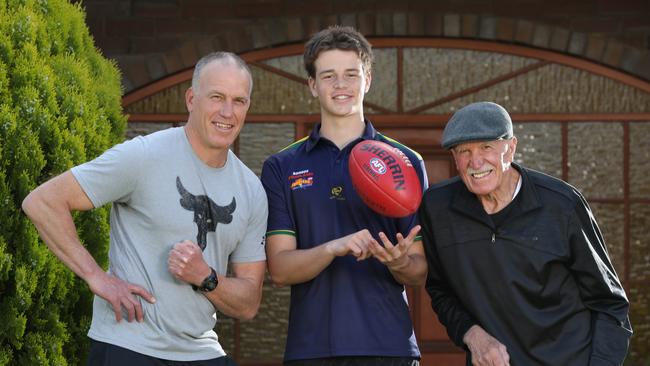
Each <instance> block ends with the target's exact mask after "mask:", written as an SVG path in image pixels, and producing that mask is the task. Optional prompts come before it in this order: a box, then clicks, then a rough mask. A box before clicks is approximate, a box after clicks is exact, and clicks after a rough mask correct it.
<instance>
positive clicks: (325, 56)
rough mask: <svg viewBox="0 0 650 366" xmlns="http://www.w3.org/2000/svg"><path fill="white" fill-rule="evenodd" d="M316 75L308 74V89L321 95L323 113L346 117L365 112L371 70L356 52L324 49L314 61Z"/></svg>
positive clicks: (361, 114) (323, 116)
mask: <svg viewBox="0 0 650 366" xmlns="http://www.w3.org/2000/svg"><path fill="white" fill-rule="evenodd" d="M314 65H315V66H316V72H315V76H314V77H313V78H311V77H310V78H309V80H308V81H309V89H310V91H311V93H312V95H313V96H314V97H318V100H319V102H320V106H321V117H322V118H323V119H328V118H343V117H348V116H353V115H358V116H363V97H364V94H365V93H366V92H368V89H369V88H370V72H367V71H365V70H364V68H363V63H362V61H361V59H360V58H359V56H358V55H357V53H356V52H354V51H342V50H337V49H335V50H328V51H322V52H321V53H319V54H318V58H317V59H316V61H315V62H314Z"/></svg>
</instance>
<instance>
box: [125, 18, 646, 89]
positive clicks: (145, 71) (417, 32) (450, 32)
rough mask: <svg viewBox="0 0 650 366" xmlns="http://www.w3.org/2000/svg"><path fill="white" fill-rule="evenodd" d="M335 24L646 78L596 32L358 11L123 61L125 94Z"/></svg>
mask: <svg viewBox="0 0 650 366" xmlns="http://www.w3.org/2000/svg"><path fill="white" fill-rule="evenodd" d="M333 24H343V25H350V26H353V27H355V28H357V29H359V30H360V31H361V32H362V33H363V34H364V35H366V36H367V37H427V36H435V37H448V38H464V39H476V40H490V41H498V42H504V43H511V44H518V45H525V46H531V47H535V48H540V49H547V50H552V51H557V52H561V53H566V54H569V55H573V56H578V57H581V58H585V59H587V60H590V61H595V62H597V63H601V64H604V65H607V66H610V67H613V68H615V69H618V70H620V71H623V72H626V73H629V74H631V75H634V76H637V77H640V78H642V79H645V80H650V51H648V50H644V49H641V48H636V47H633V46H630V45H627V44H623V43H621V42H620V41H618V40H616V39H612V38H606V37H602V36H600V35H598V34H587V33H581V32H575V31H571V30H569V29H567V28H563V27H560V26H553V25H548V24H545V23H541V22H534V21H529V20H523V19H516V18H508V17H499V16H492V15H479V14H460V13H447V14H439V13H427V12H385V13H371V12H357V13H345V14H338V15H321V16H314V15H311V16H305V17H273V18H264V19H262V20H245V21H240V22H237V23H235V24H233V26H232V27H229V28H228V29H227V30H223V31H220V32H218V33H216V34H215V36H213V37H212V38H202V39H198V40H194V41H188V42H186V43H183V44H181V45H180V46H179V47H176V48H174V49H173V50H171V51H168V52H166V53H164V54H162V55H154V56H152V55H147V56H144V55H143V56H136V55H134V56H128V57H123V58H121V59H120V60H119V61H120V66H121V67H122V70H123V71H124V77H123V84H124V87H125V91H126V92H129V91H132V90H134V89H137V88H139V87H142V86H144V85H146V84H149V83H151V82H153V81H155V80H158V79H160V78H163V77H165V76H167V75H171V74H174V73H177V72H179V71H182V70H184V69H187V68H190V67H193V66H194V64H195V63H196V61H197V60H198V58H199V57H200V56H201V55H203V54H206V53H208V52H210V51H214V50H229V51H232V52H235V53H244V52H249V51H253V50H256V49H264V48H268V47H275V46H279V45H283V44H287V43H296V42H297V43H300V42H304V41H305V40H306V39H308V38H309V36H310V35H311V34H313V33H314V32H316V31H318V30H320V29H322V28H324V27H327V26H329V25H333Z"/></svg>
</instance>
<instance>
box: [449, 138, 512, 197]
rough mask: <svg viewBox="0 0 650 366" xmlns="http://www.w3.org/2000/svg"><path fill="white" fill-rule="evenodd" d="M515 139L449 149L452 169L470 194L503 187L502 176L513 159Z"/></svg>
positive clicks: (468, 143) (457, 146) (461, 145)
mask: <svg viewBox="0 0 650 366" xmlns="http://www.w3.org/2000/svg"><path fill="white" fill-rule="evenodd" d="M516 147H517V138H515V137H513V138H511V139H509V140H493V141H478V142H467V143H464V144H459V145H456V146H455V147H454V148H452V150H451V151H452V154H453V155H454V160H455V162H456V169H458V173H459V175H460V177H461V179H462V180H463V182H464V183H465V185H466V186H467V189H469V191H470V192H472V193H474V194H476V195H478V196H485V195H489V194H491V193H493V192H494V191H496V190H498V189H507V187H505V182H504V181H505V179H504V176H505V173H506V172H507V171H508V169H510V163H512V161H513V159H514V156H515V148H516Z"/></svg>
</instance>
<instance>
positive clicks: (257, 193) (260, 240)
mask: <svg viewBox="0 0 650 366" xmlns="http://www.w3.org/2000/svg"><path fill="white" fill-rule="evenodd" d="M250 206H251V207H254V209H253V210H251V212H250V216H249V220H248V226H247V228H246V230H245V233H244V237H243V238H242V240H241V241H240V242H239V244H238V245H237V248H236V249H235V250H234V251H233V253H232V254H231V255H230V261H231V262H233V263H246V262H257V261H263V260H266V252H265V248H264V244H265V235H266V222H267V218H268V204H267V200H266V194H265V193H264V189H263V188H262V185H261V184H260V183H259V180H258V179H257V177H255V185H254V188H253V194H252V195H251V205H250Z"/></svg>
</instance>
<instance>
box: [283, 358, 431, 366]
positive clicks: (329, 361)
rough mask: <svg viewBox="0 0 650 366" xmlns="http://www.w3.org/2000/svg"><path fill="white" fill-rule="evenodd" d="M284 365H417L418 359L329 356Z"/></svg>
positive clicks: (287, 362)
mask: <svg viewBox="0 0 650 366" xmlns="http://www.w3.org/2000/svg"><path fill="white" fill-rule="evenodd" d="M284 365H285V366H419V365H420V361H418V360H416V359H413V358H410V357H375V356H361V357H357V356H355V357H330V358H315V359H309V360H297V361H286V362H285V363H284Z"/></svg>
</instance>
